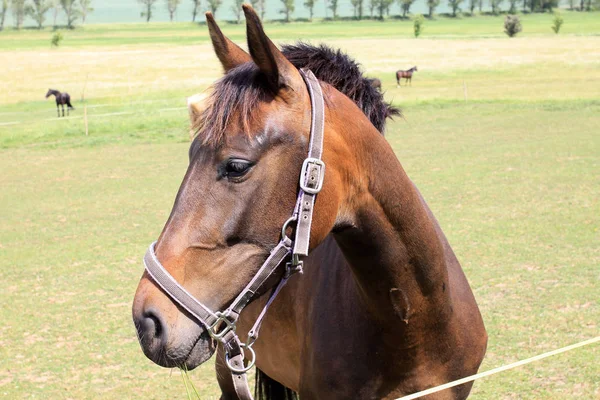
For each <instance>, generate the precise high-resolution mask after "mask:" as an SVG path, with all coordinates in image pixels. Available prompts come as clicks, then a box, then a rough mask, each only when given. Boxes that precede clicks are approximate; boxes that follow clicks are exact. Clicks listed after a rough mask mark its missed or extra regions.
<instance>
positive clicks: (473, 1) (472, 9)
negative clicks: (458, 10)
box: [469, 0, 478, 15]
mask: <svg viewBox="0 0 600 400" xmlns="http://www.w3.org/2000/svg"><path fill="white" fill-rule="evenodd" d="M477 1H478V0H469V11H470V12H471V15H473V14H475V7H476V6H477Z"/></svg>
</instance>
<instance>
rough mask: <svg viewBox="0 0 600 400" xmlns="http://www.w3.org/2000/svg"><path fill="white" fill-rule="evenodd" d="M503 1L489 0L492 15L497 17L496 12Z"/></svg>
mask: <svg viewBox="0 0 600 400" xmlns="http://www.w3.org/2000/svg"><path fill="white" fill-rule="evenodd" d="M503 1H504V0H490V6H491V7H492V14H494V15H498V11H499V9H500V4H502V2H503Z"/></svg>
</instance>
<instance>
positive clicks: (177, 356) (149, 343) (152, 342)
mask: <svg viewBox="0 0 600 400" xmlns="http://www.w3.org/2000/svg"><path fill="white" fill-rule="evenodd" d="M136 311H137V310H136V309H135V308H134V310H133V321H134V324H135V327H136V330H137V336H138V340H139V342H140V346H141V347H142V350H143V352H144V354H145V355H146V357H148V358H149V359H150V360H152V361H153V362H154V363H156V364H158V365H160V366H161V367H165V368H174V367H179V368H186V369H188V370H192V369H194V368H196V367H197V366H199V365H200V364H202V363H204V362H205V361H207V360H208V359H209V358H210V357H211V356H212V355H213V353H214V352H215V342H214V340H213V339H212V338H211V337H210V335H209V334H208V331H207V330H206V329H204V327H201V326H198V325H196V324H193V323H192V324H189V325H186V328H184V329H177V328H176V326H177V325H171V324H167V323H166V321H165V320H164V319H163V317H162V316H161V314H160V312H159V311H157V310H156V309H153V308H148V309H145V310H142V311H139V312H136ZM180 318H187V317H185V316H183V315H182V316H180Z"/></svg>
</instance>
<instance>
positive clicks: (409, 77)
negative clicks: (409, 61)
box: [396, 65, 418, 86]
mask: <svg viewBox="0 0 600 400" xmlns="http://www.w3.org/2000/svg"><path fill="white" fill-rule="evenodd" d="M416 71H418V69H417V66H416V65H415V66H414V67H412V68H411V69H409V70H406V71H402V70H400V71H396V83H397V84H398V86H400V81H401V80H402V78H405V79H406V81H405V83H406V84H407V85H408V82H410V85H411V86H412V76H413V72H416Z"/></svg>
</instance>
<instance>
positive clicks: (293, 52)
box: [282, 42, 400, 133]
mask: <svg viewBox="0 0 600 400" xmlns="http://www.w3.org/2000/svg"><path fill="white" fill-rule="evenodd" d="M282 52H283V55H285V57H286V58H287V59H288V60H290V62H291V63H292V64H294V66H295V67H296V68H306V69H310V70H311V71H312V72H313V73H314V74H315V76H316V77H317V78H318V79H319V80H321V81H323V82H327V83H329V84H330V85H331V86H333V87H334V88H336V89H337V90H339V91H340V92H342V93H344V94H345V95H346V96H348V97H349V98H350V99H351V100H352V101H354V103H356V105H357V106H358V107H359V108H360V109H361V110H362V111H363V113H364V114H365V115H366V116H367V117H368V118H369V120H370V121H371V123H372V124H373V125H374V126H375V128H377V130H378V131H379V132H381V133H383V132H384V131H385V122H386V119H387V118H392V117H394V116H396V115H400V110H399V109H398V108H396V107H393V106H392V105H391V104H389V103H387V102H386V101H385V100H384V99H383V94H382V93H381V92H380V91H379V90H378V89H376V88H374V87H373V85H372V84H371V81H370V79H369V78H367V77H365V76H363V74H362V72H361V70H360V64H358V63H357V62H356V61H354V60H353V59H352V58H350V57H349V56H348V55H347V54H344V53H342V51H341V50H337V51H336V50H333V49H332V48H331V47H328V46H325V45H320V46H312V45H309V44H307V43H302V42H300V43H298V44H294V45H284V46H283V47H282Z"/></svg>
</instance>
